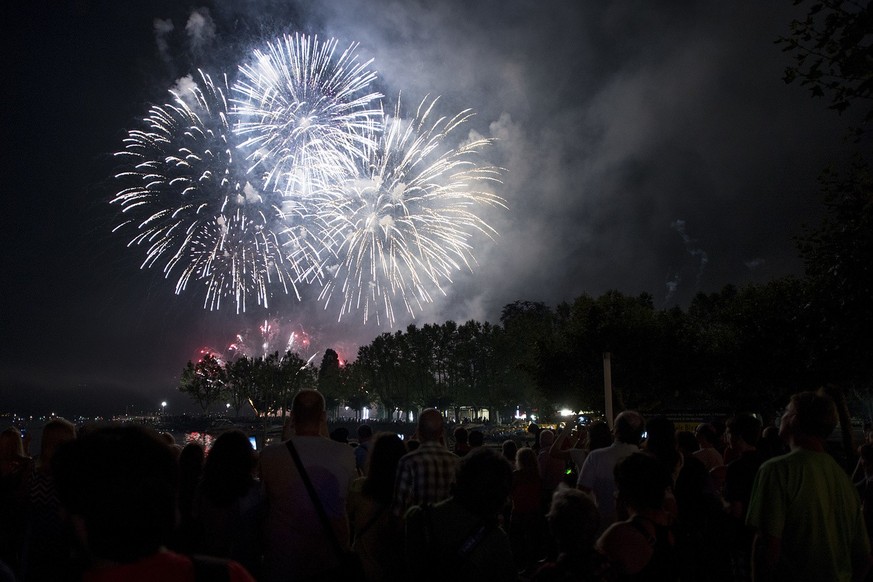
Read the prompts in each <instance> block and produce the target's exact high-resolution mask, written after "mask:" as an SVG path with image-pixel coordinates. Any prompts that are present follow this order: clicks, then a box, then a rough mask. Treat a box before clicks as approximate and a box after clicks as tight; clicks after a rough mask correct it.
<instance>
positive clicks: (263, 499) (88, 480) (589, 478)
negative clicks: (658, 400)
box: [0, 390, 873, 582]
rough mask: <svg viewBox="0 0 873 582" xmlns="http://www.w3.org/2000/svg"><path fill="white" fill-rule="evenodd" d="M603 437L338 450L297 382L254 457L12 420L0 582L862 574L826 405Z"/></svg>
mask: <svg viewBox="0 0 873 582" xmlns="http://www.w3.org/2000/svg"><path fill="white" fill-rule="evenodd" d="M610 424H611V427H612V428H611V429H610ZM610 424H607V423H605V422H597V423H593V424H590V425H586V426H583V425H573V426H567V427H560V426H559V427H557V428H556V429H555V430H542V431H540V430H537V429H536V427H532V431H533V432H534V433H535V435H534V436H535V437H536V438H535V439H534V441H533V446H530V443H529V442H516V441H514V440H507V441H506V442H504V443H503V444H502V446H501V447H499V448H498V447H494V446H488V445H487V444H484V443H483V438H482V436H483V435H482V433H481V432H479V431H477V430H470V431H468V430H467V429H466V428H465V427H457V428H455V429H454V431H453V432H452V434H451V435H448V434H447V432H448V431H447V427H446V425H445V423H444V419H443V416H442V415H441V414H440V412H439V411H437V410H435V409H426V410H424V411H422V412H421V414H420V415H419V418H418V425H417V431H416V434H415V436H414V438H413V439H412V440H410V441H404V440H402V439H401V438H400V437H399V436H398V435H397V434H395V433H387V432H377V433H375V434H374V433H373V431H372V430H371V428H370V427H369V426H367V425H362V426H361V427H360V428H359V429H358V431H357V435H356V436H357V440H354V439H353V440H352V441H351V442H350V441H349V434H348V431H346V432H345V433H344V434H331V435H329V434H328V430H327V420H326V414H325V403H324V398H323V397H322V395H321V394H320V393H319V392H317V391H313V390H304V391H301V392H300V393H298V394H297V396H296V397H295V399H294V402H293V405H292V411H291V415H290V418H289V422H288V423H287V424H286V428H285V433H284V435H283V439H284V440H283V441H282V442H280V443H277V444H272V445H269V446H267V447H265V448H264V449H263V450H262V451H260V452H256V451H255V450H254V449H253V448H252V445H251V443H250V441H249V438H248V436H247V435H246V434H245V433H243V432H241V431H238V430H229V431H227V432H224V433H222V434H221V435H220V436H219V437H218V438H217V439H216V440H215V441H214V442H213V444H212V446H211V448H210V449H209V450H208V451H207V450H205V449H204V447H203V446H202V445H201V444H199V443H196V442H195V443H187V444H185V446H179V445H177V444H176V443H175V442H174V441H173V439H172V437H170V436H169V435H161V434H158V433H155V432H154V431H152V430H151V429H149V428H146V427H142V426H135V425H103V426H85V427H80V428H79V429H77V428H76V427H75V426H74V425H73V424H71V423H69V422H67V421H65V420H63V419H54V420H52V421H51V422H49V423H47V424H46V425H45V427H44V428H43V434H42V441H41V448H40V451H39V452H38V454H37V455H35V456H34V457H30V456H29V455H28V454H27V450H26V448H25V446H24V444H25V443H24V441H23V439H22V438H21V435H20V434H19V432H18V431H17V430H16V429H15V428H9V429H7V430H5V431H3V433H2V434H0V582H5V581H7V580H10V581H19V582H41V581H60V582H64V581H67V580H71V581H72V580H85V581H88V582H104V581H105V582H110V581H116V580H118V581H121V580H125V581H127V580H130V581H134V582H137V581H140V580H142V581H146V580H158V581H161V582H177V581H178V582H194V581H210V580H216V581H217V580H222V581H232V582H245V581H252V580H264V581H268V582H273V581H275V582H279V581H296V580H306V581H308V580H349V581H350V582H352V581H354V582H366V581H376V580H386V581H389V582H393V581H400V580H413V579H414V580H424V581H428V580H447V579H451V580H459V581H463V580H471V581H472V580H477V581H483V580H524V581H532V582H550V581H559V580H561V581H566V580H579V581H612V580H664V581H670V580H683V581H686V580H687V581H692V580H693V581H697V580H714V581H737V580H753V579H754V580H756V581H757V580H816V581H818V580H845V581H849V580H864V577H865V576H866V575H867V573H868V571H869V569H870V565H871V549H870V542H869V539H870V532H869V529H868V528H870V527H871V526H873V485H869V484H870V483H871V482H873V443H864V444H863V445H862V446H861V447H860V448H859V460H858V465H857V468H856V471H855V473H854V475H849V474H848V473H847V471H846V470H844V468H843V467H841V466H840V465H839V464H838V463H837V462H836V461H835V460H834V458H833V457H831V455H830V454H829V453H828V452H827V448H826V443H827V439H828V437H829V435H830V434H831V433H832V432H833V430H834V428H835V426H836V424H837V414H836V407H835V405H834V403H833V401H832V400H831V399H830V398H829V397H828V396H826V395H825V394H823V393H818V392H802V393H798V394H795V395H794V396H793V397H792V398H791V400H790V402H789V403H788V405H787V407H786V410H785V413H784V415H783V416H782V418H781V421H780V425H779V426H778V428H777V427H775V426H774V427H768V428H772V429H773V431H771V432H775V434H776V435H777V437H778V438H777V440H773V438H772V437H768V438H767V439H765V438H763V437H762V432H763V433H764V434H766V432H767V431H762V429H763V427H762V424H761V421H760V420H759V419H758V418H757V417H756V416H755V415H752V414H747V413H739V414H736V415H735V416H733V417H732V418H730V419H729V420H728V421H727V422H726V423H725V424H724V425H723V426H716V425H714V424H709V423H704V424H701V425H700V426H698V427H697V429H696V430H695V431H694V432H693V433H692V432H683V431H677V430H676V427H675V426H674V424H673V422H672V421H671V420H670V419H669V418H667V417H665V416H652V417H649V418H648V419H646V418H644V417H643V415H642V414H640V413H639V412H636V411H633V410H626V411H623V412H621V413H620V414H618V416H617V417H616V418H615V419H614V421H613V422H612V423H610ZM410 443H414V445H413V446H410Z"/></svg>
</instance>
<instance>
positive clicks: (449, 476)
mask: <svg viewBox="0 0 873 582" xmlns="http://www.w3.org/2000/svg"><path fill="white" fill-rule="evenodd" d="M459 460H460V459H459V458H458V456H457V455H455V454H454V453H453V452H451V451H450V450H448V449H447V448H446V447H444V446H443V445H442V444H441V443H438V442H434V441H429V442H424V443H422V444H421V446H420V447H418V448H417V449H416V450H414V451H412V452H411V453H407V454H405V455H404V456H403V457H402V458H401V459H400V462H399V463H398V464H397V479H396V480H395V482H394V513H395V514H396V515H402V514H403V512H405V511H406V510H407V509H409V508H410V507H412V506H413V505H421V504H423V503H437V502H439V501H442V500H443V499H446V498H448V497H449V495H450V494H451V486H452V483H454V482H455V472H456V471H457V469H458V461H459Z"/></svg>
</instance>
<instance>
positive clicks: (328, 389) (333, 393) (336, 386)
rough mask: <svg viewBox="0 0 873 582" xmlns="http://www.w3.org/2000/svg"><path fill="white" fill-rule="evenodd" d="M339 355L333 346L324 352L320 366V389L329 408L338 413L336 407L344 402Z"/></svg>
mask: <svg viewBox="0 0 873 582" xmlns="http://www.w3.org/2000/svg"><path fill="white" fill-rule="evenodd" d="M341 388H342V385H341V381H340V365H339V355H338V354H337V353H336V352H335V351H334V350H333V349H331V348H328V349H327V350H325V352H324V356H323V357H322V358H321V366H320V367H319V368H318V391H319V392H321V393H322V395H324V400H325V403H326V406H327V409H328V410H332V411H333V412H334V413H336V408H337V407H338V406H339V405H340V404H341V403H342V401H343V395H342V391H341Z"/></svg>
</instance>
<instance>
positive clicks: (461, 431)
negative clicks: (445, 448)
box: [452, 426, 467, 444]
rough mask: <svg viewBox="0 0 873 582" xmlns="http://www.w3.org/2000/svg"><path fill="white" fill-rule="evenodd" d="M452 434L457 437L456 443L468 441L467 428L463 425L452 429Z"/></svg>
mask: <svg viewBox="0 0 873 582" xmlns="http://www.w3.org/2000/svg"><path fill="white" fill-rule="evenodd" d="M452 436H453V437H455V442H456V443H464V444H466V443H467V429H466V428H464V427H463V426H459V427H456V428H455V430H454V431H452Z"/></svg>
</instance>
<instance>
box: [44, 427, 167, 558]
mask: <svg viewBox="0 0 873 582" xmlns="http://www.w3.org/2000/svg"><path fill="white" fill-rule="evenodd" d="M52 470H53V472H54V475H55V479H56V482H57V487H58V495H59V497H60V499H61V502H62V503H63V505H64V506H65V508H66V509H67V511H68V512H69V513H70V514H73V515H77V516H79V517H81V518H82V520H83V521H84V524H85V528H86V530H87V540H88V547H89V550H90V551H91V553H92V554H93V555H94V556H96V557H98V558H103V559H108V560H111V561H115V562H121V563H129V562H133V561H136V560H138V559H140V558H144V557H146V556H149V555H151V554H153V553H155V552H156V551H158V549H159V548H160V547H161V546H162V545H163V544H164V543H165V542H166V541H167V539H168V538H169V537H170V535H171V534H172V532H173V529H174V527H175V523H176V487H177V483H178V469H177V466H176V460H175V458H174V455H173V453H172V451H171V450H170V448H169V447H168V446H167V445H166V444H165V443H164V442H163V441H162V440H161V439H160V437H158V435H157V433H155V432H154V431H152V430H149V429H146V428H144V427H141V426H135V425H126V426H114V425H113V426H106V427H101V428H97V429H95V430H92V431H86V432H85V434H84V435H83V436H82V437H81V438H79V439H76V440H72V441H68V442H66V443H64V444H62V445H61V446H60V447H59V448H58V451H57V453H56V454H55V457H54V459H53V461H52Z"/></svg>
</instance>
